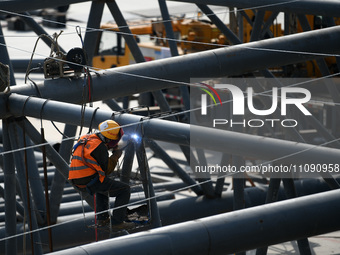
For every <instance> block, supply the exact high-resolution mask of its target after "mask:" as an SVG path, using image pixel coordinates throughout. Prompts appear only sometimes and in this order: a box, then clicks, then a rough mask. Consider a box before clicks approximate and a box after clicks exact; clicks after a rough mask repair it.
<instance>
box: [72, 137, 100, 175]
mask: <svg viewBox="0 0 340 255" xmlns="http://www.w3.org/2000/svg"><path fill="white" fill-rule="evenodd" d="M78 143H79V146H78V147H77V148H76V149H75V150H74V152H73V156H72V160H71V165H70V171H69V176H68V179H69V180H72V179H79V178H84V177H87V176H91V175H94V174H96V173H98V174H99V181H100V182H103V181H104V178H105V172H104V171H103V169H102V168H101V167H100V165H99V164H98V162H97V161H96V160H95V159H94V158H93V157H92V156H91V152H92V151H93V150H94V149H96V148H97V147H98V146H99V144H101V143H102V141H101V140H100V139H99V137H98V136H97V135H95V134H92V135H84V136H82V137H80V139H79V140H78Z"/></svg>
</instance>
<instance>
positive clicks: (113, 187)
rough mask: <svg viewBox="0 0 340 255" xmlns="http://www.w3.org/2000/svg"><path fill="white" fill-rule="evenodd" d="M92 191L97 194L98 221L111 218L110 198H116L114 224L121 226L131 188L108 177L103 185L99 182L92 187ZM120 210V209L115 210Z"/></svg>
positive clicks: (113, 214) (113, 215) (113, 213)
mask: <svg viewBox="0 0 340 255" xmlns="http://www.w3.org/2000/svg"><path fill="white" fill-rule="evenodd" d="M90 189H91V191H92V192H93V193H96V210H97V214H98V213H100V212H103V211H105V212H103V213H100V214H98V215H97V219H98V220H105V219H107V218H108V217H109V214H108V212H107V210H108V209H109V197H108V196H110V197H116V200H115V206H114V208H113V212H112V219H111V220H112V224H119V223H121V222H123V221H124V219H125V215H126V210H127V207H126V206H124V207H122V208H119V207H121V206H123V205H126V204H128V203H129V200H130V186H129V185H128V184H125V183H123V182H119V181H114V180H112V179H110V178H108V177H106V178H105V179H104V181H103V182H102V183H101V182H100V181H97V182H96V183H95V184H94V185H93V186H91V188H90ZM115 208H118V209H115Z"/></svg>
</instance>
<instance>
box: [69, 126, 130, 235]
mask: <svg viewBox="0 0 340 255" xmlns="http://www.w3.org/2000/svg"><path fill="white" fill-rule="evenodd" d="M98 130H99V131H98V132H97V133H94V134H88V135H84V136H82V137H80V139H79V140H78V142H77V143H76V145H75V146H74V147H73V148H74V150H73V156H72V159H71V165H70V171H69V180H71V182H72V183H73V184H74V185H75V186H76V187H77V188H78V189H80V190H81V191H83V192H88V193H89V194H90V195H95V198H96V208H95V209H96V211H97V225H98V226H105V225H108V224H109V222H110V216H109V214H110V213H109V212H108V210H109V196H110V197H116V200H115V208H118V209H116V210H115V209H114V210H113V214H112V217H111V223H112V225H113V226H114V227H115V228H121V229H126V228H131V227H133V225H134V223H132V222H125V221H124V219H125V216H126V211H127V208H126V207H121V206H123V205H126V204H127V203H128V202H129V200H130V186H129V185H128V184H125V183H123V182H120V181H115V180H113V179H111V178H109V177H108V175H109V174H110V173H112V172H113V171H114V169H115V167H116V165H117V162H118V159H119V157H120V156H121V154H122V152H121V150H119V149H118V142H119V140H120V139H121V138H122V136H123V135H124V132H123V129H122V128H121V127H120V125H119V124H118V123H117V122H115V121H113V120H106V121H104V122H102V123H100V124H99V126H98ZM109 150H112V155H111V156H110V157H109V153H108V151H109ZM120 207H121V208H120Z"/></svg>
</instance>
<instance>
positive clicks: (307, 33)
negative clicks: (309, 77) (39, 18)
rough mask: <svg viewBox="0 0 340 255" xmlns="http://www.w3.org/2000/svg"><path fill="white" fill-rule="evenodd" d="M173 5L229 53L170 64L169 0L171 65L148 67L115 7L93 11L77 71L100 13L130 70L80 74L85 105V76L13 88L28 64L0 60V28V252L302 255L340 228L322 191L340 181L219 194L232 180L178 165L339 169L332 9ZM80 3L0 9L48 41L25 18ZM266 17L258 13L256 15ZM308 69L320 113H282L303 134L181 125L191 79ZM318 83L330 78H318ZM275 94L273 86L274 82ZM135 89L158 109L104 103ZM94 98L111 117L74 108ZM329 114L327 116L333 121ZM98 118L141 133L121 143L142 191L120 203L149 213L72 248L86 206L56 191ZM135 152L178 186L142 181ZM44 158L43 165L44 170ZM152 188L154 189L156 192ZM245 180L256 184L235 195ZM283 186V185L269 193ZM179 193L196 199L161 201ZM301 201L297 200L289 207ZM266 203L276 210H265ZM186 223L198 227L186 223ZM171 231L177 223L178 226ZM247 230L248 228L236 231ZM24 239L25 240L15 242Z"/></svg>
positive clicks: (1, 52) (88, 220)
mask: <svg viewBox="0 0 340 255" xmlns="http://www.w3.org/2000/svg"><path fill="white" fill-rule="evenodd" d="M172 1H175V2H188V3H192V4H195V5H196V6H197V7H199V9H200V10H201V11H202V12H203V13H204V14H205V15H206V16H207V17H208V18H209V20H210V22H211V23H212V24H214V25H216V27H217V28H218V29H219V30H220V31H221V34H223V35H224V36H225V38H226V39H227V40H228V41H229V42H230V44H229V45H223V47H218V48H217V49H212V50H206V51H200V52H196V53H190V54H185V55H181V56H179V52H178V49H177V45H178V44H179V43H180V42H177V41H176V39H175V34H174V30H173V29H174V28H173V26H172V23H171V22H168V21H170V20H171V19H172V18H173V17H172V16H171V13H170V12H169V10H168V8H167V2H166V1H164V0H159V1H158V4H159V8H160V13H161V16H162V19H163V22H164V30H165V31H166V35H167V39H168V40H169V43H168V44H169V48H170V52H171V56H172V57H170V58H167V59H161V60H155V61H150V62H146V61H145V59H144V56H143V53H142V51H141V50H140V48H139V45H138V42H137V40H136V38H135V37H134V36H132V35H131V30H130V27H129V25H128V22H127V21H126V20H125V18H124V13H123V12H121V10H120V8H119V4H117V3H116V1H114V0H106V1H91V2H92V4H91V7H90V10H89V17H88V20H87V29H86V34H85V38H84V50H85V52H86V55H87V56H88V65H89V67H91V65H92V57H93V56H94V54H95V52H94V51H95V49H94V45H95V43H96V41H97V39H98V38H97V37H98V34H99V32H100V23H101V18H102V16H103V11H104V7H105V5H107V7H108V9H109V11H110V13H111V14H112V17H113V18H114V20H115V22H116V23H117V25H118V26H119V27H120V33H122V35H123V37H124V39H125V41H126V43H127V45H128V47H129V49H130V50H131V53H132V56H133V58H134V60H135V62H136V64H131V65H128V66H122V67H115V68H111V69H106V70H100V71H94V70H93V69H92V68H90V69H89V70H90V71H89V72H90V73H91V77H90V78H91V86H92V88H93V91H92V94H91V98H90V97H87V96H82V95H83V93H84V75H85V74H84V73H81V74H80V75H78V76H77V75H76V76H74V77H72V78H70V77H61V78H54V79H44V80H43V81H42V82H30V83H27V84H17V82H16V81H15V76H14V74H15V71H21V70H25V69H26V68H27V66H26V65H27V63H28V62H27V60H20V59H19V60H18V59H12V57H11V56H10V55H9V53H8V51H7V47H6V42H5V38H6V34H4V33H3V29H2V27H1V26H2V25H1V24H0V62H1V63H2V64H5V65H8V66H9V69H10V76H9V77H5V78H6V79H1V80H10V85H11V86H8V85H9V84H6V86H5V87H6V88H5V90H4V91H3V92H2V93H0V117H1V119H2V130H1V134H2V136H1V141H0V142H1V152H0V154H1V156H2V157H0V158H1V161H0V164H1V168H2V171H1V172H0V195H1V197H2V199H1V200H0V247H1V249H0V250H1V252H0V253H1V254H43V253H47V252H50V251H53V249H58V250H59V252H56V253H55V254H70V253H72V254H103V253H105V252H107V251H110V252H117V253H122V252H124V254H136V253H137V252H138V253H141V254H159V253H160V252H163V253H164V254H227V253H238V254H245V251H247V250H250V249H257V254H266V253H267V247H266V246H268V245H272V244H277V243H281V242H285V241H289V240H297V242H298V246H299V251H300V253H301V254H311V248H310V246H309V243H308V239H307V238H308V237H311V236H313V235H318V234H323V233H328V232H330V231H336V230H340V225H339V222H340V221H339V220H337V217H338V215H339V212H340V208H339V203H338V201H339V199H340V197H339V191H338V190H334V191H329V190H330V189H338V188H339V187H340V185H339V179H336V178H334V175H331V174H329V173H328V172H323V173H320V175H319V177H320V178H318V179H316V178H314V179H311V180H302V181H296V180H295V179H294V178H295V176H289V177H290V178H287V176H285V177H283V176H280V177H279V178H270V176H266V178H262V179H261V180H257V181H258V182H256V181H255V182H256V184H254V181H253V180H252V178H254V179H256V178H257V177H254V176H247V175H243V174H242V175H237V174H235V175H231V177H232V178H231V179H232V180H231V182H232V183H233V191H230V190H231V184H230V183H227V182H226V180H225V178H224V177H225V176H222V175H221V176H218V177H217V179H216V178H214V179H211V178H210V176H206V175H205V176H195V174H194V169H193V166H192V164H190V162H194V163H195V164H196V165H198V164H203V165H204V164H206V163H205V162H207V158H206V157H207V155H208V152H207V151H209V152H210V153H221V155H222V159H221V162H222V163H224V164H227V162H228V164H229V163H231V164H233V165H235V166H237V168H238V169H240V167H241V166H242V165H243V164H245V162H249V163H253V164H256V162H257V161H260V162H268V161H270V162H274V163H273V165H275V164H276V165H284V166H292V165H299V164H301V165H303V164H307V165H308V164H309V165H312V164H314V165H332V166H336V165H337V166H339V158H340V144H339V139H338V138H337V137H338V136H339V131H338V129H337V127H338V122H339V120H340V108H339V107H340V106H339V103H340V93H339V82H338V81H337V76H338V73H339V69H340V61H339V56H340V47H339V41H340V26H336V25H335V24H336V23H335V18H338V17H339V16H340V12H339V11H338V10H339V8H340V3H339V1H336V0H327V1H314V0H301V1H278V0H276V1H274V0H258V1H249V0H238V1H227V0H223V1H221V0H209V1H201V0H172ZM81 2H87V1H83V0H77V1H76V0H73V1H72V0H63V1H55V0H54V1H41V0H34V1H23V0H9V1H0V11H5V13H10V14H11V15H15V14H18V16H22V14H21V13H23V12H24V17H21V19H22V20H23V21H24V22H25V23H26V24H27V25H29V26H30V27H31V28H32V30H33V31H34V32H35V33H36V34H37V36H39V35H43V34H46V35H47V32H46V31H45V29H43V27H42V26H41V25H40V24H38V23H37V22H36V21H35V20H34V18H33V16H31V14H30V11H34V10H37V9H42V8H54V7H58V6H61V5H70V4H76V3H81ZM208 5H217V6H226V7H229V10H230V11H235V12H237V15H234V20H233V24H234V27H232V26H227V25H225V24H224V23H223V22H222V21H221V19H220V18H219V17H218V15H216V14H215V13H214V12H213V11H212V9H211V8H210V7H209V6H208ZM242 8H252V10H253V14H254V18H253V19H251V18H249V16H248V15H247V13H246V12H245V11H244V10H242ZM269 12H270V15H267V18H266V19H265V16H266V14H268V13H269ZM280 12H283V13H284V15H285V31H284V32H285V35H284V36H279V37H275V36H273V34H272V31H271V30H270V27H271V26H272V25H273V23H274V20H275V18H276V17H277V16H278V14H279V13H280ZM292 15H295V21H296V22H299V24H300V26H301V29H302V31H303V32H300V33H296V31H293V30H294V28H292V26H291V19H292ZM306 15H314V16H315V17H319V16H322V21H324V24H325V26H326V27H321V28H320V29H314V30H312V29H311V27H310V24H309V23H308V20H307V17H306ZM231 16H232V15H231ZM236 16H237V17H236ZM244 23H247V25H250V27H251V34H250V39H249V42H247V43H243V41H244V40H243V32H244V31H243V29H244V28H245V26H244ZM235 27H236V28H235ZM295 29H296V27H295ZM267 37H272V38H267ZM44 38H45V43H46V44H47V45H49V47H51V45H53V43H51V40H52V39H46V38H47V37H44ZM220 46H221V45H220ZM32 47H33V45H32ZM60 49H61V51H64V50H63V49H62V48H60ZM330 57H333V58H334V59H335V61H334V64H333V65H332V69H331V68H329V66H328V62H327V61H328V58H330ZM34 61H35V60H34ZM308 61H309V62H312V61H315V64H314V67H315V68H317V69H318V70H320V73H321V75H322V77H321V78H319V79H320V80H322V82H323V83H321V84H322V86H324V89H322V92H321V93H320V94H322V95H325V94H326V98H327V100H328V101H327V104H325V105H327V107H329V108H327V109H324V111H326V110H328V109H329V112H327V114H328V115H327V116H328V119H326V120H325V119H323V118H320V117H319V116H315V114H314V115H312V116H305V115H301V113H300V115H299V113H296V112H294V111H291V112H289V113H288V114H287V116H288V117H289V118H293V117H291V116H296V118H299V120H301V122H303V123H304V127H306V128H304V129H303V130H302V129H301V127H296V128H294V129H290V130H289V131H288V132H286V133H285V132H277V131H276V130H274V129H273V128H271V127H267V131H268V132H269V133H270V135H267V134H264V132H260V131H259V130H256V132H252V133H250V132H249V133H247V130H245V128H239V129H234V130H222V129H215V128H209V127H204V126H200V125H192V122H190V121H189V119H190V118H191V117H192V116H189V115H190V114H188V112H187V111H190V110H191V109H190V95H189V91H190V90H191V89H194V88H197V87H200V85H198V84H193V83H190V79H192V78H212V79H215V78H223V77H230V78H235V77H253V78H255V77H257V78H263V77H266V78H268V77H270V78H272V79H274V80H275V77H276V76H275V75H276V74H275V73H274V72H275V71H276V69H278V68H281V69H282V70H283V72H282V73H283V74H282V75H283V76H284V73H285V72H284V70H285V69H287V68H297V66H298V65H303V64H305V63H306V62H308ZM313 63H314V62H313ZM293 74H294V72H293ZM293 74H290V75H293ZM86 75H88V74H86ZM284 77H285V76H284ZM326 77H332V78H333V79H325V78H326ZM7 78H8V79H7ZM276 84H278V87H280V86H281V84H280V83H279V81H277V83H276ZM14 85H15V86H14ZM170 88H178V90H179V94H180V95H181V98H182V101H183V102H182V103H183V106H182V108H181V109H182V110H183V111H185V113H183V115H185V116H186V119H187V120H186V122H184V123H183V122H179V121H177V119H176V117H175V114H174V112H173V111H172V108H171V106H170V105H169V103H168V101H167V100H166V99H165V96H164V95H163V93H162V90H163V89H170ZM88 89H89V91H90V88H88ZM262 89H263V87H262V85H261V84H257V85H255V86H254V91H255V92H256V93H261V90H262ZM145 92H152V95H153V97H154V98H155V100H156V102H157V105H158V106H159V111H160V114H159V115H154V116H153V115H150V114H148V115H147V116H144V115H139V114H137V113H135V112H133V110H132V109H131V110H129V109H122V108H121V107H120V105H119V104H118V103H117V102H116V101H115V100H116V99H118V98H120V97H125V99H127V98H128V97H131V96H132V95H135V94H142V93H145ZM99 101H103V102H105V103H107V104H108V105H109V106H110V107H112V108H113V109H115V110H104V109H96V108H93V107H86V106H85V104H86V103H92V102H99ZM259 104H260V105H261V106H264V108H265V109H267V108H269V107H270V105H271V101H270V100H268V98H265V99H263V98H261V99H260V100H259ZM123 105H125V104H123ZM324 111H322V114H324ZM169 112H170V113H171V114H169ZM162 113H163V114H165V117H164V116H162ZM166 114H167V116H166ZM159 116H161V118H159ZM176 116H177V115H176ZM329 116H331V117H333V118H334V122H332V119H330V117H329ZM31 117H33V118H37V119H39V120H41V121H46V120H48V121H53V122H59V123H63V124H65V126H64V130H63V137H62V140H61V141H60V146H58V147H55V146H52V144H50V143H48V142H47V141H48V138H47V137H46V138H45V137H44V135H43V133H44V131H43V129H41V130H40V131H39V130H37V129H36V128H35V127H34V125H33V124H32V122H31V121H30V119H29V118H31ZM163 117H164V118H167V119H166V120H165V119H163ZM106 119H114V120H116V121H117V122H119V123H120V124H121V125H123V126H124V130H125V127H126V133H127V134H128V133H129V132H130V131H131V130H134V132H137V133H138V135H139V136H140V137H141V141H140V142H139V143H137V142H134V143H131V144H129V145H128V146H127V147H126V148H127V149H126V151H125V153H124V159H125V161H124V164H123V166H122V168H123V169H122V174H121V176H120V179H121V181H123V182H126V183H132V180H130V178H131V176H132V174H131V173H132V172H133V170H135V169H132V168H133V161H134V159H135V158H136V161H137V162H138V169H137V173H136V176H137V174H139V178H140V179H141V180H142V182H141V186H140V187H139V189H138V188H136V189H135V190H134V189H133V188H132V190H133V191H134V192H133V193H132V196H131V201H130V202H132V203H134V205H135V204H139V203H140V202H138V197H139V196H143V197H144V198H145V199H146V200H143V201H144V202H145V201H146V202H147V204H148V207H149V208H148V209H149V210H150V214H151V215H152V218H151V224H150V226H149V228H155V229H152V230H151V231H150V232H144V231H141V232H140V233H137V234H132V235H128V236H124V237H113V236H112V235H111V236H110V235H108V234H107V233H101V239H110V240H107V241H104V242H98V243H94V244H91V245H85V246H80V247H77V246H79V245H83V244H87V243H89V242H92V241H93V231H92V230H89V228H88V227H87V226H90V225H91V224H92V222H93V214H92V216H89V214H90V212H92V208H93V197H92V196H91V195H89V194H87V193H80V194H79V193H78V192H77V191H75V190H74V189H73V187H72V185H71V184H70V183H69V182H68V181H67V179H68V171H69V165H68V164H69V160H70V155H71V152H72V146H73V142H74V138H75V137H76V133H77V128H78V127H80V126H81V127H82V128H83V127H86V128H89V129H92V128H95V127H97V125H98V124H99V123H100V122H102V121H103V120H106ZM310 129H313V130H315V132H316V133H317V134H318V137H321V138H322V139H323V141H324V145H325V146H318V145H316V144H313V143H309V142H308V140H305V139H304V137H305V136H303V134H304V133H305V132H304V131H306V132H307V131H309V130H310ZM285 138H289V140H288V139H285ZM162 142H165V143H171V144H173V145H175V146H177V147H178V148H180V150H179V151H180V152H181V153H183V156H184V158H185V160H184V162H179V161H178V160H176V159H174V158H173V157H172V155H171V152H168V151H167V150H166V148H163V147H162V144H164V143H162ZM177 147H176V148H177ZM147 149H150V150H151V151H152V152H153V153H154V155H155V156H157V157H158V158H159V159H160V160H161V161H163V162H164V164H165V165H166V166H167V167H168V169H167V170H170V172H171V173H172V176H177V177H178V178H177V179H176V181H175V182H166V181H164V180H166V178H167V176H165V175H164V176H158V175H157V174H154V173H153V171H152V169H151V168H150V166H149V163H148V156H147V153H146V150H147ZM46 158H47V160H48V162H49V163H50V164H51V165H50V166H47V165H46V164H47V163H46ZM42 162H43V163H42ZM195 164H194V165H195ZM188 169H189V170H188ZM229 177H230V176H229ZM157 178H158V180H159V179H161V180H162V181H159V182H160V183H157V182H156V181H155V180H157ZM246 181H250V183H252V184H253V185H255V186H256V185H257V187H255V188H254V187H252V188H250V187H246V185H245V183H246ZM281 181H282V184H283V187H281V188H280V184H281ZM141 187H142V188H141ZM225 187H227V189H228V190H229V191H226V189H225ZM178 189H180V190H184V189H185V190H188V189H190V190H192V191H193V192H194V193H195V196H196V197H193V198H186V199H179V200H177V199H175V196H174V195H173V194H168V193H167V194H164V193H162V192H163V191H164V190H167V191H169V192H170V193H171V192H173V190H178ZM325 191H327V192H325ZM138 192H143V194H142V195H141V194H140V193H138ZM284 193H285V195H284ZM304 195H309V196H307V197H301V198H300V197H299V196H304ZM80 200H85V201H86V202H87V204H86V205H85V206H82V204H81V203H80ZM161 200H167V201H161ZM278 200H285V201H280V202H277V201H278ZM45 201H46V202H45ZM111 205H113V204H111ZM254 206H256V207H254ZM47 207H49V210H48V208H47ZM248 207H253V208H248ZM245 208H246V209H245ZM83 210H84V211H83ZM231 211H233V212H231ZM306 211H308V214H306V213H305V212H306ZM82 213H83V214H82ZM207 216H209V217H207ZM205 217H206V218H205ZM194 219H195V220H196V221H191V220H194ZM179 222H182V223H180V224H178V225H177V224H176V223H179ZM172 224H176V225H172ZM245 225H247V231H244V228H245ZM49 227H51V228H50V229H49ZM156 228H157V229H156ZM24 229H25V230H24ZM39 229H43V230H39ZM47 229H49V230H47ZM278 229H280V231H278ZM27 230H29V233H30V234H29V235H25V234H24V231H27ZM137 231H138V230H137ZM65 232H68V233H67V234H65ZM47 233H48V234H49V238H48V239H47V237H46V234H47ZM111 234H112V233H111ZM72 238H74V239H75V240H72ZM244 240H248V241H247V242H244ZM250 240H251V241H250ZM47 242H49V243H50V246H49V247H47V246H46V245H43V243H44V244H46V243H47ZM23 243H25V244H23ZM151 243H152V245H151ZM155 245H156V246H157V248H156V247H155Z"/></svg>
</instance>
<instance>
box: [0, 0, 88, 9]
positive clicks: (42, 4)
mask: <svg viewBox="0 0 340 255" xmlns="http://www.w3.org/2000/svg"><path fill="white" fill-rule="evenodd" d="M88 1H89V0H49V1H41V0H30V1H27V0H7V1H0V9H1V10H5V11H11V12H24V11H30V10H37V9H44V8H53V7H58V6H63V5H68V4H75V3H81V2H88Z"/></svg>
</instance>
